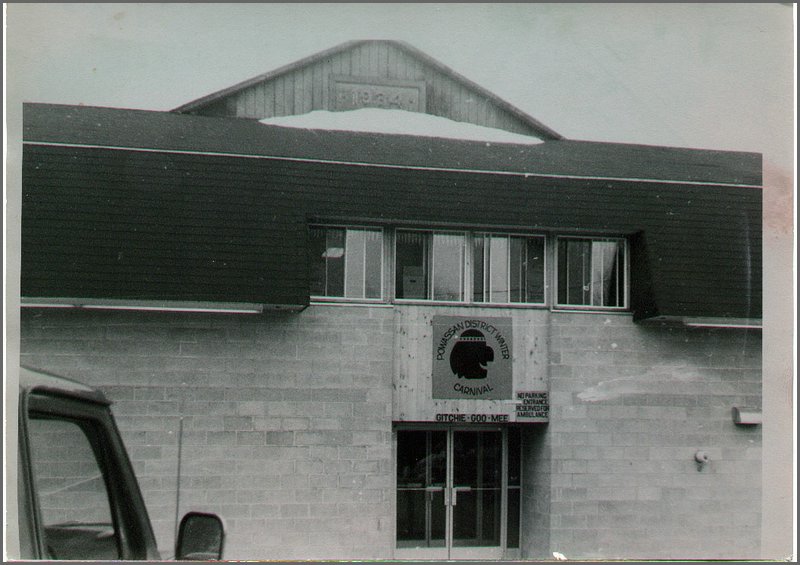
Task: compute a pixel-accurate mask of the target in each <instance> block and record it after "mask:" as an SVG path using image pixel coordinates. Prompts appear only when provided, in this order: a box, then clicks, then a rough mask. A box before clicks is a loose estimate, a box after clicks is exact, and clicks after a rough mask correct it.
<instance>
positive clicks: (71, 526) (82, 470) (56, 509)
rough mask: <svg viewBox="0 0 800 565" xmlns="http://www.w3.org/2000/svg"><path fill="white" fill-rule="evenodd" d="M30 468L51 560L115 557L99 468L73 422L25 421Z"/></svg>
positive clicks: (114, 535) (114, 540) (113, 532)
mask: <svg viewBox="0 0 800 565" xmlns="http://www.w3.org/2000/svg"><path fill="white" fill-rule="evenodd" d="M29 437H30V449H31V459H32V461H31V466H32V472H33V476H34V481H35V483H36V491H37V493H38V497H39V507H40V510H41V513H42V524H43V526H44V536H45V544H46V546H47V550H48V553H49V556H48V557H49V558H52V559H81V560H90V559H119V557H120V554H119V546H118V539H117V532H116V530H115V528H114V523H113V520H112V518H111V507H110V503H109V496H108V492H107V490H106V482H105V478H104V476H103V473H102V470H101V468H100V466H99V464H98V462H97V459H96V458H95V454H94V450H93V449H92V446H91V444H90V442H89V438H88V437H87V436H86V433H85V432H84V430H83V429H82V428H81V427H80V426H79V425H78V424H76V423H75V422H72V421H67V420H49V419H38V418H32V419H31V420H30V421H29Z"/></svg>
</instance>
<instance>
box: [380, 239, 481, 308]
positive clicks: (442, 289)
mask: <svg viewBox="0 0 800 565" xmlns="http://www.w3.org/2000/svg"><path fill="white" fill-rule="evenodd" d="M464 248H465V236H464V234H463V233H436V232H423V231H410V230H397V241H396V246H395V249H396V251H395V254H396V257H395V264H396V271H395V297H396V298H400V299H412V300H413V299H416V300H436V301H442V302H459V301H462V300H464V255H465V254H464Z"/></svg>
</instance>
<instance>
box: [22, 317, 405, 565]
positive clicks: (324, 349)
mask: <svg viewBox="0 0 800 565" xmlns="http://www.w3.org/2000/svg"><path fill="white" fill-rule="evenodd" d="M21 316H22V318H21V352H22V354H21V362H22V364H24V365H28V366H30V367H33V368H39V369H44V370H47V371H52V372H55V373H58V374H61V375H64V376H68V377H73V378H76V379H79V380H81V381H84V382H87V383H88V384H91V385H94V386H97V387H99V388H101V389H102V390H103V391H104V392H105V393H106V394H107V395H108V396H109V397H110V398H111V399H113V400H114V401H115V405H114V412H115V414H116V416H117V421H118V425H119V427H120V429H121V431H122V434H123V437H124V440H125V442H126V445H127V446H128V449H129V451H130V456H131V459H132V461H133V464H134V467H135V468H136V472H137V475H138V477H139V479H140V483H141V487H142V490H143V494H144V497H145V502H146V504H147V506H148V509H149V511H150V515H151V519H152V521H153V524H154V528H155V530H156V536H157V539H158V543H159V548H160V549H161V550H162V555H163V556H164V557H169V556H171V555H172V550H173V549H172V548H173V544H174V539H173V537H174V527H175V524H174V522H175V516H176V498H177V497H176V490H177V470H178V449H179V445H180V449H181V454H182V457H181V473H180V475H181V489H180V500H179V502H178V504H179V514H180V515H183V513H185V512H186V511H188V510H190V509H195V510H207V511H212V512H216V513H218V514H219V515H220V516H222V517H223V518H224V520H225V522H226V526H227V531H228V537H227V541H226V551H225V557H226V558H228V559H315V558H317V559H370V558H380V557H383V558H386V557H387V552H388V551H391V548H392V547H393V546H394V517H393V511H394V496H395V494H394V467H393V461H392V447H391V446H392V443H391V371H392V330H393V327H392V310H391V309H388V308H363V307H338V306H330V307H326V306H320V307H315V306H312V307H310V308H308V309H306V310H305V311H303V312H301V313H270V314H264V315H246V316H243V315H222V314H188V313H186V314H183V313H153V312H124V311H90V310H85V311H80V310H57V309H35V310H23V311H22V314H21ZM181 430H182V433H181ZM179 436H180V440H179Z"/></svg>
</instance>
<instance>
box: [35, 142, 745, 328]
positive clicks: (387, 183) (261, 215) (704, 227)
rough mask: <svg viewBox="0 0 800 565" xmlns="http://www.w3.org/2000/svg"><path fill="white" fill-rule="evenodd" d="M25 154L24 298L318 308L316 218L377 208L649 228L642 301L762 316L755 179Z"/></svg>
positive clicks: (639, 280)
mask: <svg viewBox="0 0 800 565" xmlns="http://www.w3.org/2000/svg"><path fill="white" fill-rule="evenodd" d="M23 164H24V187H25V189H24V198H23V221H22V228H23V238H22V240H23V264H22V289H23V295H24V296H39V297H41V296H64V295H66V296H74V295H75V294H74V293H77V296H90V295H94V296H103V297H115V298H122V297H127V298H158V299H181V300H190V299H191V300H213V301H249V302H261V303H292V304H297V303H305V302H307V300H308V280H307V267H306V255H305V249H306V245H305V243H306V242H305V238H306V230H305V225H306V221H307V219H318V220H325V219H329V220H335V219H341V218H348V219H352V218H363V219H370V220H382V221H385V222H387V223H391V222H416V223H418V224H419V225H420V226H427V225H455V226H463V227H470V226H503V227H510V228H519V229H522V230H526V231H530V230H553V231H555V232H558V233H576V232H583V231H588V232H603V233H613V234H618V235H633V234H637V233H643V234H644V236H645V239H644V240H643V241H646V245H641V246H640V247H638V248H637V252H636V253H635V257H637V258H639V260H645V261H646V262H647V265H646V267H647V269H646V272H647V273H649V280H645V279H646V277H645V278H643V275H641V274H640V271H638V270H636V271H635V272H634V275H635V276H636V278H635V279H634V281H633V284H634V286H636V285H645V286H646V287H647V288H648V289H650V290H649V291H646V292H645V294H651V295H652V296H643V295H641V294H640V295H636V296H639V298H637V300H635V301H634V305H637V304H639V305H641V306H637V307H640V308H643V309H650V307H652V305H653V304H655V305H656V309H657V311H658V314H660V315H685V316H690V315H691V316H731V317H754V318H757V317H760V316H761V191H760V190H757V189H752V188H736V187H711V186H692V185H685V184H679V185H675V184H668V183H659V184H654V183H647V184H645V183H638V184H637V183H632V182H621V181H617V182H612V181H589V180H569V179H547V178H534V177H530V178H525V177H521V176H519V177H509V176H494V175H483V174H475V173H466V172H450V171H441V172H438V171H425V170H412V169H385V168H374V167H365V166H345V165H336V164H325V163H302V162H287V161H272V160H253V159H237V158H233V157H209V156H203V155H171V154H153V153H134V152H128V151H121V150H100V149H78V148H70V149H68V148H54V147H37V146H26V148H25V152H24V160H23ZM643 272H644V271H643ZM645 283H646V284H645ZM637 291H638V287H637V288H635V289H634V294H635V293H636V292H637ZM646 304H649V305H650V306H648V308H645V306H644V305H646Z"/></svg>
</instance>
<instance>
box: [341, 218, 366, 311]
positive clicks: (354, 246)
mask: <svg viewBox="0 0 800 565" xmlns="http://www.w3.org/2000/svg"><path fill="white" fill-rule="evenodd" d="M345 241H346V244H345V279H344V280H345V286H344V295H345V296H346V297H347V298H363V297H364V265H365V256H364V255H365V254H364V251H365V244H366V237H365V234H364V232H363V231H360V230H347V237H346V240H345Z"/></svg>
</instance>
